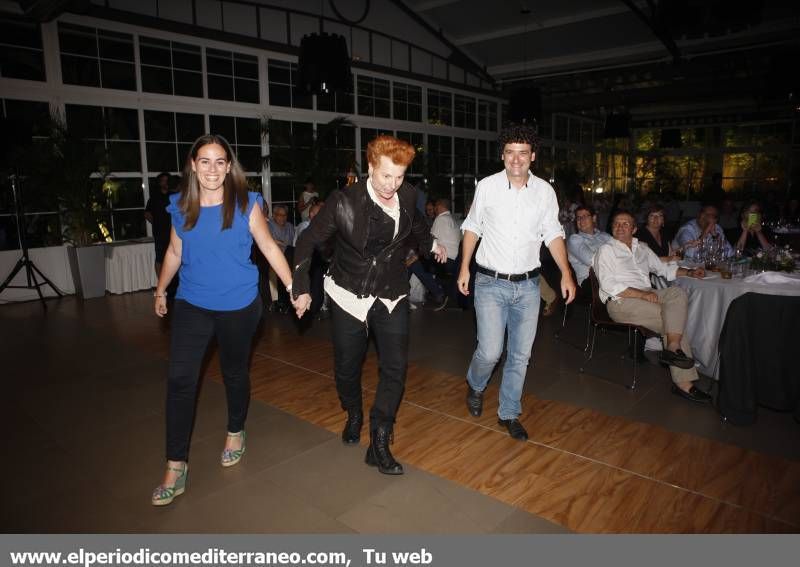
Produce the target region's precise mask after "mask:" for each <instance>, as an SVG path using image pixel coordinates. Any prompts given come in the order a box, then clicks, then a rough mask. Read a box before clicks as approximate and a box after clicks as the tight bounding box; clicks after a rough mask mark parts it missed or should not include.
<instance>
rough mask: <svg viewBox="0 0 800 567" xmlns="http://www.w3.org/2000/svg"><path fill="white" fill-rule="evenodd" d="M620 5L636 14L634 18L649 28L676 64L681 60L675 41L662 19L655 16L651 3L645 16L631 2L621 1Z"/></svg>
mask: <svg viewBox="0 0 800 567" xmlns="http://www.w3.org/2000/svg"><path fill="white" fill-rule="evenodd" d="M622 3H623V4H625V5H626V6H627V7H628V8H630V9H631V12H633V13H634V14H636V16H637V17H638V18H639V19H640V20H642V21H643V22H644V23H645V25H647V27H649V28H650V30H651V31H652V32H653V34H654V35H655V36H656V37H657V38H658V39H659V40H661V43H663V44H664V47H666V48H667V51H669V53H670V55H672V59H673V61H675V62H676V63H677V62H678V61H680V60H681V50H680V49H679V48H678V46H677V44H676V43H675V40H674V39H672V35H671V34H670V32H669V30H668V29H667V26H666V25H665V24H664V22H663V20H662V18H659V17H657V16H656V13H655V8H654V5H653V4H652V3H649V6H650V8H651V10H650V14H645V13H644V11H643V10H641V9H640V8H639V6H637V5H636V3H635V2H634V1H633V0H622Z"/></svg>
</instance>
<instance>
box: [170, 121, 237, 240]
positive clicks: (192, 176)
mask: <svg viewBox="0 0 800 567" xmlns="http://www.w3.org/2000/svg"><path fill="white" fill-rule="evenodd" d="M208 144H217V145H218V146H221V147H222V149H223V150H225V156H226V158H227V160H228V163H229V164H230V172H228V173H227V174H226V175H225V182H224V183H223V186H222V191H223V193H222V230H225V229H226V228H230V227H231V226H232V225H233V214H234V212H235V210H236V207H237V205H238V207H239V210H240V211H241V212H242V214H245V212H247V178H246V177H245V175H244V171H243V170H242V166H241V164H240V163H239V160H237V159H236V154H234V153H233V149H232V148H231V145H230V144H229V143H228V140H226V139H225V138H223V137H222V136H219V135H216V134H205V135H203V136H200V137H199V138H197V139H196V140H195V141H194V144H192V149H191V150H189V155H188V156H186V163H185V164H184V166H183V179H182V180H181V184H180V192H181V196H180V198H178V208H179V209H180V210H181V212H182V213H183V218H184V223H183V230H191V229H193V228H194V225H195V224H197V217H198V216H200V184H199V183H198V182H197V174H196V173H195V172H194V170H192V162H193V161H194V160H196V159H197V152H199V151H200V148H202V147H203V146H207V145H208Z"/></svg>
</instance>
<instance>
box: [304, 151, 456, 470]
mask: <svg viewBox="0 0 800 567" xmlns="http://www.w3.org/2000/svg"><path fill="white" fill-rule="evenodd" d="M414 154H415V152H414V148H413V146H411V144H409V143H407V142H404V141H402V140H398V139H397V138H394V137H392V136H378V137H377V138H375V139H374V140H372V141H371V142H370V143H369V145H368V146H367V160H368V161H369V177H368V178H367V179H366V180H362V181H359V182H357V183H354V184H353V185H350V186H349V187H346V188H345V189H343V190H341V191H335V192H334V193H333V194H331V195H330V197H328V199H327V200H326V201H325V207H323V209H322V211H321V212H320V213H319V214H318V215H317V216H316V217H314V220H313V221H311V224H310V225H309V227H308V228H307V229H306V230H304V231H303V234H302V235H301V236H300V238H299V239H298V241H297V245H296V247H295V264H296V265H295V269H294V280H293V281H294V283H293V288H292V290H293V294H294V297H295V298H296V301H295V309H296V310H297V313H298V314H299V315H301V314H302V312H303V311H304V310H306V309H308V306H309V305H310V303H311V296H310V295H309V277H308V270H309V265H310V263H311V255H312V253H313V251H314V247H315V246H320V245H322V244H324V243H326V242H328V240H330V239H331V238H333V239H334V245H333V250H334V253H333V259H332V260H331V263H330V268H329V270H328V274H327V275H326V276H325V291H326V293H327V294H328V296H329V297H330V298H331V300H332V302H331V304H332V309H331V319H332V322H333V327H332V331H333V346H334V356H335V374H336V390H337V392H338V394H339V401H340V402H341V404H342V409H344V410H345V411H346V412H347V421H346V422H345V426H344V430H343V431H342V441H343V442H344V443H345V444H348V445H349V444H356V443H358V441H359V440H360V438H361V427H362V425H363V423H364V413H363V409H362V399H361V367H362V365H363V362H364V356H365V354H366V352H367V342H368V333H369V332H370V331H371V332H372V334H373V336H374V337H375V342H376V346H377V351H378V358H379V365H378V366H379V371H378V387H377V391H376V392H375V402H374V404H373V406H372V409H371V410H370V413H369V429H370V445H369V448H368V449H367V455H366V458H365V461H366V463H367V464H368V465H370V466H374V467H378V470H379V471H380V472H382V473H384V474H403V466H402V465H401V464H400V463H398V462H397V461H396V460H395V459H394V457H393V456H392V453H391V451H390V450H389V441H390V439H391V436H392V431H393V426H394V421H395V414H396V413H397V408H398V406H399V405H400V400H401V399H402V397H403V390H404V388H405V382H406V366H407V363H408V312H409V307H408V289H409V288H408V274H407V273H406V266H405V262H404V260H405V257H406V252H407V251H408V249H409V248H410V247H412V246H417V245H419V247H420V249H421V250H422V251H423V252H426V253H428V252H430V253H433V254H434V255H435V256H436V259H437V260H438V261H439V262H445V261H446V260H447V251H446V250H445V249H444V247H442V246H439V245H437V244H436V243H435V242H433V240H432V238H431V235H430V231H429V230H428V228H427V225H426V224H425V221H424V220H423V218H422V216H421V213H419V211H417V209H416V206H415V204H416V190H415V189H414V188H413V187H412V186H411V185H409V184H408V183H405V182H404V177H405V173H406V168H407V167H408V166H409V165H410V164H411V162H412V161H413V160H414Z"/></svg>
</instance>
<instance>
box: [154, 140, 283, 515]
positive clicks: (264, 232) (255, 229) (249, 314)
mask: <svg viewBox="0 0 800 567" xmlns="http://www.w3.org/2000/svg"><path fill="white" fill-rule="evenodd" d="M262 203H263V199H262V197H261V195H260V194H258V193H250V192H248V191H247V182H246V179H245V176H244V172H243V171H242V167H241V165H239V162H238V161H237V160H236V156H235V155H234V154H233V150H232V149H231V147H230V144H228V142H227V141H226V140H225V139H224V138H223V137H222V136H215V135H213V134H207V135H205V136H201V137H200V138H198V139H197V140H196V141H195V143H194V145H193V146H192V149H191V151H190V153H189V156H188V157H187V160H186V165H185V166H184V169H183V181H182V183H181V188H180V193H176V194H174V195H172V196H171V197H170V205H169V206H168V207H167V211H168V212H169V213H170V215H171V216H172V232H171V234H170V243H169V247H168V248H167V253H166V255H165V256H164V263H163V266H162V268H161V274H160V275H159V278H158V286H157V287H156V291H155V294H154V295H155V311H156V315H158V316H159V317H163V316H164V315H166V314H167V297H166V289H167V286H168V285H169V283H170V281H171V280H172V278H173V277H174V276H175V273H176V272H178V270H179V269H180V283H179V285H178V291H177V293H176V295H175V304H174V312H173V314H172V339H171V344H170V356H169V381H168V385H167V471H166V474H165V475H164V480H163V482H162V483H161V484H160V485H159V486H158V487H157V488H156V489H155V490H154V491H153V495H152V503H153V505H155V506H163V505H166V504H169V503H170V502H172V501H173V500H174V499H175V497H176V496H178V495H180V494H183V492H184V489H185V487H186V476H187V471H188V463H187V461H188V456H189V439H190V437H191V432H192V423H193V421H194V409H195V402H196V398H197V383H198V380H199V377H200V366H201V364H202V361H203V357H204V355H205V351H206V347H207V346H208V343H209V341H210V340H211V337H212V336H216V338H217V343H218V345H219V355H220V356H219V359H220V366H221V368H222V375H223V378H224V382H225V393H226V396H227V400H228V435H227V438H226V441H225V448H224V450H223V451H222V459H221V463H222V466H223V467H229V466H232V465H235V464H236V463H238V462H239V460H240V459H241V458H242V455H244V452H245V433H244V422H245V419H246V417H247V407H248V405H249V402H250V375H249V369H248V361H249V356H250V348H251V343H252V339H253V334H254V333H255V330H256V327H257V325H258V322H259V319H260V318H261V312H262V304H261V298H260V296H259V294H258V269H257V268H256V266H255V265H254V264H253V263H252V262H251V261H250V249H251V246H252V243H253V241H254V240H255V242H256V244H257V245H258V248H259V249H260V250H261V252H262V253H263V254H264V257H265V258H266V259H267V261H268V262H269V263H270V265H271V266H272V268H273V269H274V270H275V272H276V273H277V275H278V277H280V279H281V281H282V282H283V284H284V285H285V286H286V287H287V289H291V286H292V273H291V270H290V268H289V265H288V264H287V263H286V259H285V258H284V256H283V252H281V249H280V248H279V247H278V245H277V244H276V243H275V241H274V240H273V239H272V236H270V233H269V229H268V228H267V223H266V221H265V220H264V215H263V213H262V212H261V205H262Z"/></svg>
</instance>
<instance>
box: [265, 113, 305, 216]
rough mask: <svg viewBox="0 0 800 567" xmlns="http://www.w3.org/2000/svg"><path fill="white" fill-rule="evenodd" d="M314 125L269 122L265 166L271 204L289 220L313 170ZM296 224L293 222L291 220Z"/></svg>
mask: <svg viewBox="0 0 800 567" xmlns="http://www.w3.org/2000/svg"><path fill="white" fill-rule="evenodd" d="M313 146H314V125H313V124H311V123H308V122H289V121H288V120H270V121H269V164H270V172H271V176H270V186H271V187H272V204H273V205H275V204H277V203H280V204H283V205H285V206H286V207H287V208H288V209H289V218H294V207H295V203H297V198H298V197H299V195H300V193H301V192H302V190H303V183H304V182H305V180H306V178H307V177H308V176H309V175H310V174H311V170H312V167H313V163H312V162H313V160H314V156H313V150H312V147H313ZM295 220H297V219H295Z"/></svg>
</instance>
